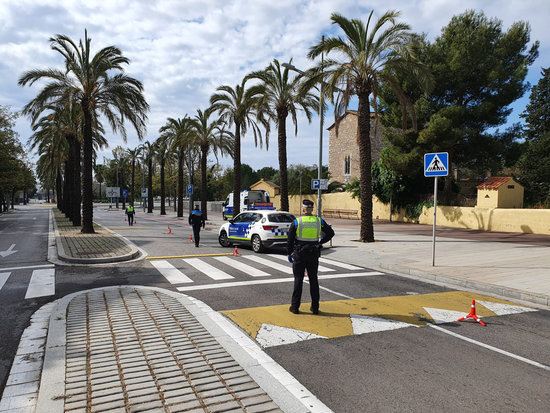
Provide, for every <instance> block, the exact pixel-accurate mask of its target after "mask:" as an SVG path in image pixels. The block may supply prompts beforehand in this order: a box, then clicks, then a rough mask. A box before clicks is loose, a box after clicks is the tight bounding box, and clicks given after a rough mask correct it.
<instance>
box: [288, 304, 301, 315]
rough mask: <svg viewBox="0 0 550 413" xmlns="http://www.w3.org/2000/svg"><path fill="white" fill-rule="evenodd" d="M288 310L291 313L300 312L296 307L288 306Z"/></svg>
mask: <svg viewBox="0 0 550 413" xmlns="http://www.w3.org/2000/svg"><path fill="white" fill-rule="evenodd" d="M288 311H290V312H291V313H294V314H300V310H298V309H297V308H296V307H292V306H290V308H289V309H288Z"/></svg>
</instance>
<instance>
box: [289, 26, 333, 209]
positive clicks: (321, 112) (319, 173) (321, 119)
mask: <svg viewBox="0 0 550 413" xmlns="http://www.w3.org/2000/svg"><path fill="white" fill-rule="evenodd" d="M323 39H324V36H323ZM322 59H323V55H322V54H321V61H322ZM282 66H283V67H286V68H287V69H289V70H293V71H295V72H298V73H300V74H301V75H303V74H304V71H302V70H300V69H298V68H297V67H296V66H294V65H291V64H290V63H282ZM323 83H324V82H323V81H321V85H320V86H319V164H318V167H317V179H318V180H319V189H317V216H318V217H321V207H322V206H321V203H322V198H321V185H320V182H321V178H322V176H323V123H324V118H325V116H324V110H323V109H324V105H325V103H324V99H323Z"/></svg>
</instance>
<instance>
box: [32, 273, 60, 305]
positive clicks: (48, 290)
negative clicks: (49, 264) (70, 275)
mask: <svg viewBox="0 0 550 413" xmlns="http://www.w3.org/2000/svg"><path fill="white" fill-rule="evenodd" d="M54 294H55V269H54V268H49V269H46V270H34V271H33V272H32V276H31V281H30V282H29V287H28V288H27V294H25V300H26V299H28V298H35V297H46V296H48V295H54Z"/></svg>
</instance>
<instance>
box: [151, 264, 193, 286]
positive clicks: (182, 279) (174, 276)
mask: <svg viewBox="0 0 550 413" xmlns="http://www.w3.org/2000/svg"><path fill="white" fill-rule="evenodd" d="M150 263H151V264H152V265H153V267H155V268H156V269H157V270H158V271H159V272H160V273H161V274H162V275H163V276H164V278H166V279H167V280H168V282H169V283H170V284H183V283H192V282H193V280H192V279H191V278H189V277H188V276H187V275H185V274H184V273H182V272H181V271H180V270H178V269H177V268H176V267H174V266H173V265H172V264H170V263H169V262H168V261H166V260H158V261H156V260H151V261H150Z"/></svg>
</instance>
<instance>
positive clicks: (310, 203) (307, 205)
mask: <svg viewBox="0 0 550 413" xmlns="http://www.w3.org/2000/svg"><path fill="white" fill-rule="evenodd" d="M302 207H303V208H313V201H310V200H309V199H304V200H303V201H302Z"/></svg>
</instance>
